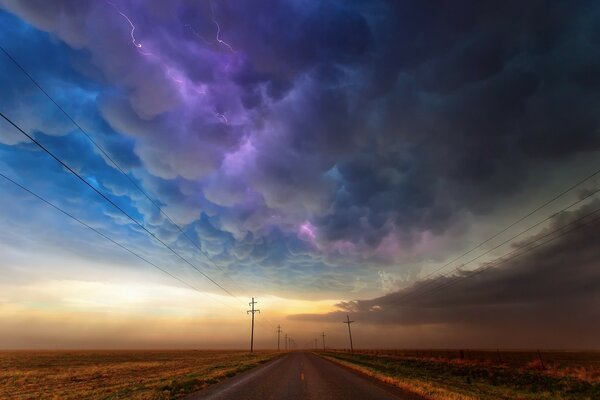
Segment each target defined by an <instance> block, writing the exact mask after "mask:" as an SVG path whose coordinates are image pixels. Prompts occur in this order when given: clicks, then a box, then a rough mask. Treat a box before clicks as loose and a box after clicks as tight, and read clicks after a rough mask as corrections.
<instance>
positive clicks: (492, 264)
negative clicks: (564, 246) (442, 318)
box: [392, 208, 600, 304]
mask: <svg viewBox="0 0 600 400" xmlns="http://www.w3.org/2000/svg"><path fill="white" fill-rule="evenodd" d="M597 213H600V208H597V209H595V210H594V211H592V212H590V213H587V214H585V215H584V216H582V217H580V218H577V219H576V220H573V221H571V222H570V223H568V224H567V225H564V226H562V227H560V228H557V229H554V230H552V231H550V232H549V233H547V234H545V235H543V236H540V237H538V238H535V239H534V240H533V241H531V242H530V243H528V244H527V246H530V245H531V244H533V243H535V242H538V241H539V240H541V239H545V238H549V239H547V240H545V241H543V242H541V243H538V244H537V245H535V246H533V247H529V248H527V249H525V250H523V249H515V250H513V251H511V252H509V253H507V254H505V255H503V256H502V257H499V258H498V259H496V260H493V261H490V262H489V263H487V265H486V266H484V267H481V268H479V269H477V270H475V271H473V272H472V273H471V274H469V275H464V276H459V277H456V278H455V279H454V280H453V281H449V282H448V281H447V282H442V284H441V285H438V286H436V287H433V288H431V289H430V290H429V291H425V292H420V293H418V295H417V296H416V297H413V298H412V299H410V300H416V299H419V298H421V297H423V296H424V295H427V294H431V293H434V292H436V291H440V290H442V289H445V288H447V287H449V286H453V285H455V284H457V283H460V282H463V281H465V280H467V279H470V278H472V277H474V276H477V275H479V274H480V273H483V272H485V271H487V270H489V269H491V268H493V267H498V266H499V265H501V264H503V263H505V262H507V261H510V260H512V259H515V258H517V257H520V256H522V255H524V254H526V253H529V252H530V251H533V250H535V249H537V248H538V247H540V246H543V245H545V244H547V243H550V242H552V241H554V240H556V239H558V238H560V237H562V236H565V235H567V234H569V233H572V232H574V231H576V230H577V229H581V228H583V227H585V225H586V224H587V223H594V222H596V221H599V220H600V216H597V217H596V218H594V219H593V220H591V221H588V222H584V223H583V224H581V225H579V226H575V227H574V228H573V229H570V230H567V231H565V232H562V233H560V234H559V235H557V236H555V237H550V236H552V235H554V234H556V233H559V232H560V231H562V230H564V229H565V228H569V227H570V226H573V225H576V224H577V223H579V222H581V221H583V220H584V219H586V218H587V217H589V216H591V215H594V214H597ZM515 253H516V254H515ZM507 256H509V257H508V258H506V257H507ZM399 300H407V298H406V299H403V298H401V299H396V300H395V301H394V302H392V304H395V303H398V302H399Z"/></svg>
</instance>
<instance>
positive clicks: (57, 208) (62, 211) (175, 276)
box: [0, 172, 234, 309]
mask: <svg viewBox="0 0 600 400" xmlns="http://www.w3.org/2000/svg"><path fill="white" fill-rule="evenodd" d="M0 177H2V178H4V179H5V180H7V181H8V182H10V183H12V184H13V185H15V186H17V187H18V188H20V189H21V190H23V191H25V192H27V193H29V194H30V195H32V196H34V197H36V198H37V199H38V200H40V201H42V202H43V203H45V204H46V205H48V206H50V207H52V208H54V209H55V210H57V211H59V212H60V213H62V214H64V215H66V216H67V217H69V218H71V219H72V220H74V221H76V222H78V223H79V224H81V225H83V226H84V227H86V228H88V229H90V230H91V231H93V232H95V233H96V234H97V235H99V236H101V237H103V238H104V239H106V240H108V241H109V242H111V243H112V244H114V245H115V246H118V247H119V248H121V249H123V250H125V251H127V252H128V253H130V254H132V255H134V256H135V257H137V258H138V259H140V260H142V261H144V262H145V263H147V264H149V265H151V266H152V267H154V268H156V269H158V270H159V271H161V272H163V273H164V274H166V275H168V276H170V277H171V278H173V279H175V280H177V281H178V282H180V283H182V284H184V285H185V286H187V287H189V288H190V289H192V290H195V291H196V292H199V293H200V294H202V295H203V296H206V297H208V298H209V299H211V300H213V301H217V302H219V303H221V304H222V305H224V306H226V307H229V308H231V309H234V308H233V307H231V306H230V305H229V304H227V303H224V302H222V301H219V300H217V299H215V298H213V297H212V296H210V295H209V294H208V293H206V292H203V291H201V290H200V289H198V288H197V287H196V286H194V285H192V284H191V283H189V282H187V281H185V280H184V279H182V278H180V277H178V276H177V275H175V274H173V273H171V272H169V271H168V270H167V269H166V268H163V267H160V266H159V265H157V264H155V263H154V262H152V261H150V260H148V259H147V258H145V257H144V256H142V255H140V254H138V253H136V252H135V251H133V250H131V249H130V248H128V247H127V246H125V245H123V244H121V243H119V242H117V241H116V240H114V239H113V238H111V237H110V236H108V235H107V234H105V233H103V232H101V231H100V230H98V229H96V228H94V227H93V226H91V225H89V224H88V223H86V222H85V221H83V220H82V219H80V218H77V217H76V216H74V215H73V214H71V213H69V212H68V211H66V210H64V209H63V208H61V207H59V206H57V205H56V204H54V203H52V202H51V201H49V200H47V199H45V198H44V197H42V196H41V195H39V194H37V193H35V192H34V191H33V190H31V189H28V188H27V187H25V186H23V185H22V184H20V183H18V182H17V181H15V180H14V179H11V178H9V177H8V176H6V175H5V174H3V173H1V172H0Z"/></svg>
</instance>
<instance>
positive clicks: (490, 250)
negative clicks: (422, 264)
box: [395, 189, 600, 302]
mask: <svg viewBox="0 0 600 400" xmlns="http://www.w3.org/2000/svg"><path fill="white" fill-rule="evenodd" d="M598 192H600V189H596V190H594V191H592V192H590V193H588V194H587V195H586V196H584V197H582V198H581V199H578V200H576V201H574V202H573V203H571V204H569V205H568V206H566V207H564V208H562V209H561V210H559V211H557V212H555V213H554V214H552V215H549V216H548V217H546V218H544V219H543V220H541V221H539V222H537V223H535V224H533V225H531V226H529V227H528V228H526V229H524V230H522V231H520V232H519V233H517V234H516V235H513V236H511V237H510V238H508V239H506V240H505V241H503V242H502V243H500V244H498V245H496V246H495V247H492V248H491V249H489V250H487V251H485V252H484V253H481V254H480V255H478V256H476V257H474V258H472V259H470V260H469V261H467V262H466V263H463V264H461V265H460V266H459V267H457V268H455V269H453V270H452V271H449V272H447V273H445V274H442V275H441V276H440V277H443V276H449V275H450V274H452V273H454V272H456V271H458V270H459V269H460V268H462V267H464V266H465V265H468V264H470V263H472V262H473V261H477V260H478V259H480V258H481V257H483V256H485V255H487V254H489V253H491V252H492V251H494V250H496V249H498V248H500V247H502V246H504V245H505V244H507V243H509V242H511V241H512V240H514V239H516V238H517V237H519V236H521V235H523V234H525V233H527V232H529V231H531V230H532V229H534V228H536V227H538V226H540V225H541V224H543V223H544V222H547V221H549V220H550V219H552V218H554V217H556V216H557V215H559V214H560V213H562V212H565V211H567V210H568V209H570V208H571V207H573V206H576V205H577V204H580V203H582V202H584V201H586V200H587V199H589V198H590V197H592V196H594V195H596V194H597V193H598ZM436 282H439V281H436V280H435V279H432V280H430V281H425V283H423V286H420V287H418V288H416V289H415V290H413V291H411V292H408V293H406V294H405V296H404V297H402V298H400V299H397V300H396V301H395V302H398V301H402V300H409V299H410V298H411V295H413V294H417V296H418V295H419V291H421V290H423V288H425V287H427V286H428V285H431V284H434V283H436Z"/></svg>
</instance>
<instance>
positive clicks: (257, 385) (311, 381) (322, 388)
mask: <svg viewBox="0 0 600 400" xmlns="http://www.w3.org/2000/svg"><path fill="white" fill-rule="evenodd" d="M209 399H210V400H233V399H235V400H275V399H277V400H313V399H314V400H338V399H340V400H398V399H402V400H412V399H415V397H413V396H409V395H407V394H406V393H404V392H402V391H401V390H400V389H399V388H396V387H393V386H391V385H388V384H386V383H383V382H380V381H377V380H375V379H373V378H370V377H368V376H365V375H362V374H360V373H358V372H354V371H352V370H350V369H348V368H345V367H342V366H339V365H337V364H334V363H333V362H331V361H328V360H325V359H323V358H321V357H319V356H316V355H314V354H312V353H309V352H293V353H289V354H287V355H285V356H283V357H281V358H278V359H276V360H273V361H269V362H268V363H266V364H264V365H261V366H259V367H257V368H254V369H252V370H250V371H247V372H245V373H243V374H240V375H237V376H235V377H233V378H231V379H228V380H226V381H223V382H221V383H219V384H216V385H214V386H211V387H209V388H208V389H206V390H203V391H201V392H197V393H194V394H192V395H191V396H189V397H187V400H209Z"/></svg>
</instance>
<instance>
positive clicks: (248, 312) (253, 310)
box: [246, 297, 260, 353]
mask: <svg viewBox="0 0 600 400" xmlns="http://www.w3.org/2000/svg"><path fill="white" fill-rule="evenodd" d="M256 303H257V302H256V301H254V297H253V298H252V301H251V302H250V303H248V305H249V306H251V307H252V309H251V310H248V311H246V314H250V313H252V331H251V332H252V333H250V353H252V351H254V313H256V312H257V313H259V314H260V310H255V309H254V305H255V304H256Z"/></svg>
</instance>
